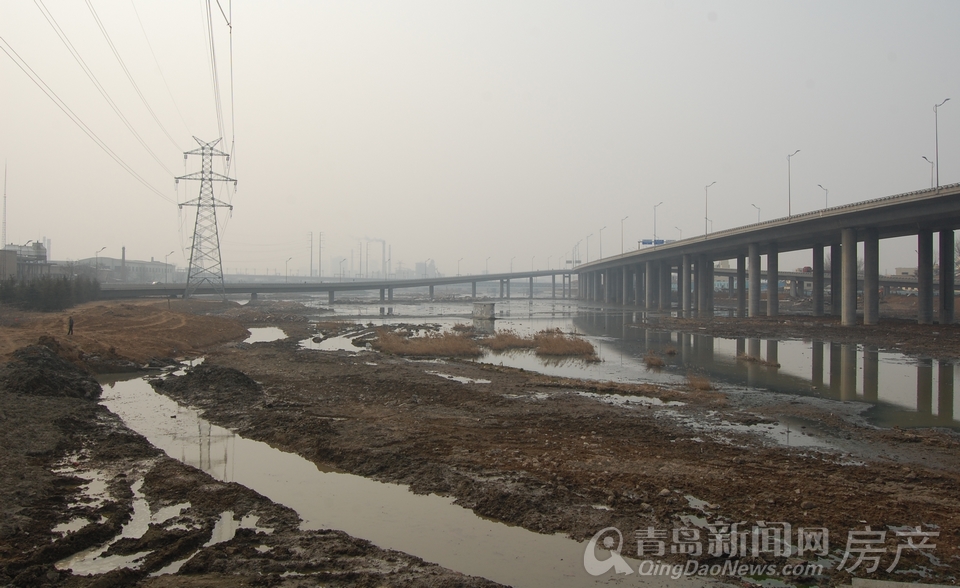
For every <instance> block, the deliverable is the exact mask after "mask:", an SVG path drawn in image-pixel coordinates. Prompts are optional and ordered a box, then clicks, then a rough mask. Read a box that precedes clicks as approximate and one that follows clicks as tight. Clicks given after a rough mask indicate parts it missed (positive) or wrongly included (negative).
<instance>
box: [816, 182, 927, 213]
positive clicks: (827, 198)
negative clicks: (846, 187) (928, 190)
mask: <svg viewBox="0 0 960 588" xmlns="http://www.w3.org/2000/svg"><path fill="white" fill-rule="evenodd" d="M932 179H933V178H932V176H931V180H932ZM817 185H818V186H820V189H821V190H823V207H824V208H830V190H827V189H826V188H824V187H823V186H822V185H821V184H817Z"/></svg>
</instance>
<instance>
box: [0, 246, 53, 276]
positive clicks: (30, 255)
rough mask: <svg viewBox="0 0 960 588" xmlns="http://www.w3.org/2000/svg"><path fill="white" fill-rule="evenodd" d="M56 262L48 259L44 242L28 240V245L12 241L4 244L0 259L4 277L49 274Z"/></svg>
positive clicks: (1, 271)
mask: <svg viewBox="0 0 960 588" xmlns="http://www.w3.org/2000/svg"><path fill="white" fill-rule="evenodd" d="M55 265H56V264H53V263H50V262H48V261H47V248H46V247H45V246H44V244H43V243H40V242H31V241H27V244H26V245H17V244H15V243H11V244H9V245H6V246H4V248H3V252H2V259H0V266H2V267H0V274H2V277H3V278H4V279H6V278H10V277H15V278H17V279H20V280H22V279H26V278H35V277H39V276H49V275H50V274H51V273H54V272H53V271H52V268H53V267H54V266H55Z"/></svg>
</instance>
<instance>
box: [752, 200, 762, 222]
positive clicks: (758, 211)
mask: <svg viewBox="0 0 960 588" xmlns="http://www.w3.org/2000/svg"><path fill="white" fill-rule="evenodd" d="M750 206H752V207H754V208H756V209H757V222H758V223H759V222H760V207H759V206H757V205H756V204H751V205H750Z"/></svg>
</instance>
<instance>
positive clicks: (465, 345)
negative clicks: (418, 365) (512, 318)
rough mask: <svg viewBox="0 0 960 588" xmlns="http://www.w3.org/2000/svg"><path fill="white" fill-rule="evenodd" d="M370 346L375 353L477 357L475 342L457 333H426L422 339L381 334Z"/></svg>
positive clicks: (477, 347)
mask: <svg viewBox="0 0 960 588" xmlns="http://www.w3.org/2000/svg"><path fill="white" fill-rule="evenodd" d="M372 346H373V348H374V349H376V350H377V351H381V352H383V353H392V354H394V355H405V356H417V357H477V356H478V355H480V347H479V346H478V345H477V343H476V341H474V340H473V339H470V338H469V337H465V336H463V335H461V334H459V333H427V335H426V336H424V337H402V336H400V335H398V334H396V333H390V332H382V333H380V335H379V337H378V338H377V340H376V341H373V342H372Z"/></svg>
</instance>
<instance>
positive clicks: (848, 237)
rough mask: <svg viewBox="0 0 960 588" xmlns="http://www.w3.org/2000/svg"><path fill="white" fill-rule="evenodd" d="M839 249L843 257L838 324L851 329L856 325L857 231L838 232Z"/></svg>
mask: <svg viewBox="0 0 960 588" xmlns="http://www.w3.org/2000/svg"><path fill="white" fill-rule="evenodd" d="M840 243H841V244H840V248H841V254H842V255H843V270H842V271H843V298H841V302H840V304H841V307H840V308H841V314H840V324H841V325H843V326H845V327H852V326H854V325H856V324H857V230H856V229H843V230H842V231H840Z"/></svg>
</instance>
